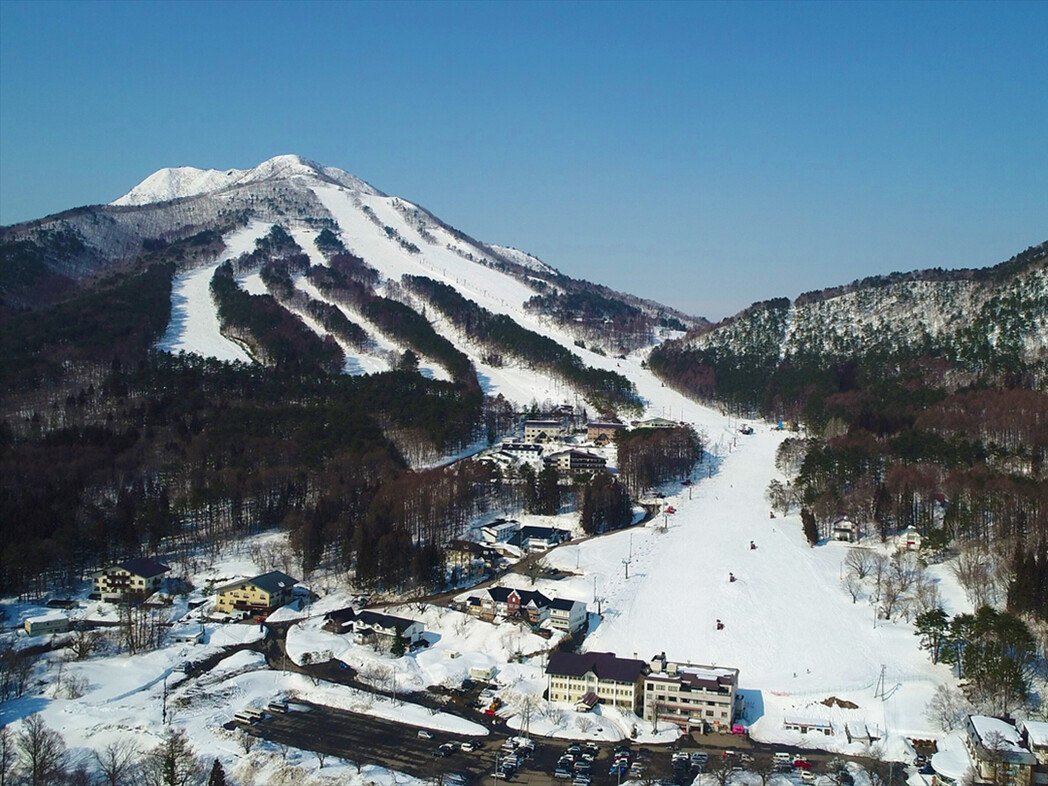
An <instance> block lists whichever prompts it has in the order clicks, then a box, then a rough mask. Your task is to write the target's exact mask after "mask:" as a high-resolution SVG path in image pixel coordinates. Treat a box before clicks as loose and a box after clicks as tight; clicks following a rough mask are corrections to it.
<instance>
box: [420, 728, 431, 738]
mask: <svg viewBox="0 0 1048 786" xmlns="http://www.w3.org/2000/svg"><path fill="white" fill-rule="evenodd" d="M417 736H418V737H419V739H423V740H431V739H433V734H432V733H431V732H428V731H426V730H425V729H419V730H418V735H417Z"/></svg>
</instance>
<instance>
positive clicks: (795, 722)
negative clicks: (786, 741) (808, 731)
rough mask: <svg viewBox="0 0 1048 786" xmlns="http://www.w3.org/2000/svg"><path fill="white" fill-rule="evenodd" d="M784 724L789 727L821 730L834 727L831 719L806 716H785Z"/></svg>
mask: <svg viewBox="0 0 1048 786" xmlns="http://www.w3.org/2000/svg"><path fill="white" fill-rule="evenodd" d="M782 722H783V723H784V724H786V725H787V726H817V727H819V728H820V729H829V728H832V727H833V724H832V723H831V722H830V719H829V718H812V717H807V716H804V715H785V716H783V719H782Z"/></svg>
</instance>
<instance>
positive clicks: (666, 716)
mask: <svg viewBox="0 0 1048 786" xmlns="http://www.w3.org/2000/svg"><path fill="white" fill-rule="evenodd" d="M738 687H739V670H738V669H733V668H727V667H723V666H701V665H698V664H694V663H675V662H673V661H669V660H667V659H666V653H662V654H661V655H657V656H655V657H654V658H652V659H651V661H650V662H649V673H648V674H646V675H645V677H644V719H645V720H649V721H652V722H656V721H660V720H665V721H669V722H670V723H675V724H676V725H678V726H680V727H681V728H683V729H685V731H687V732H690V731H691V730H692V728H697V729H705V728H706V726H711V727H713V728H714V729H719V730H730V729H731V727H732V724H733V723H734V721H735V717H736V716H737V715H738V714H739V711H740V709H741V707H740V706H739V702H740V700H741V698H740V694H739V693H738Z"/></svg>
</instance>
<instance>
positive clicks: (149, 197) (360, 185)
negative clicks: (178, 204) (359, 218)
mask: <svg viewBox="0 0 1048 786" xmlns="http://www.w3.org/2000/svg"><path fill="white" fill-rule="evenodd" d="M297 179H304V180H321V181H325V182H329V183H334V184H335V185H339V186H343V187H345V188H349V189H352V190H353V191H358V192H361V193H368V194H379V192H378V191H377V190H376V189H374V188H372V187H371V186H370V185H368V184H367V183H365V182H364V181H363V180H360V179H359V178H356V177H354V176H353V175H351V174H349V173H348V172H345V171H343V170H341V169H336V168H335V167H328V166H323V165H321V164H318V163H316V162H315V161H308V160H306V159H304V158H302V157H301V156H296V155H283V156H276V157H275V158H271V159H269V160H268V161H263V162H262V163H261V164H259V165H258V166H256V167H255V168H254V169H228V170H225V171H221V170H217V169H196V168H194V167H191V166H180V167H169V168H165V169H160V170H158V171H156V172H154V173H153V174H151V175H150V176H149V177H147V178H146V179H145V180H143V181H142V182H141V183H139V184H138V185H137V186H135V187H134V188H132V189H131V190H130V191H128V192H127V193H126V194H124V195H123V196H122V197H120V198H119V199H115V200H113V202H111V203H110V204H113V205H148V204H152V203H154V202H167V201H170V200H172V199H183V198H185V197H193V196H199V195H201V194H214V193H217V192H220V191H225V190H227V189H231V188H243V187H245V186H252V185H256V184H259V183H265V182H268V181H273V180H297Z"/></svg>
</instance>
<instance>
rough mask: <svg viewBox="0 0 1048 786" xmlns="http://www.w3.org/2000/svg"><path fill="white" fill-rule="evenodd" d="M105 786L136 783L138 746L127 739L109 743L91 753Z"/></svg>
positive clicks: (121, 785)
mask: <svg viewBox="0 0 1048 786" xmlns="http://www.w3.org/2000/svg"><path fill="white" fill-rule="evenodd" d="M93 755H94V759H95V762H96V763H97V764H98V772H99V775H101V779H102V783H103V784H105V786H123V785H124V784H125V783H126V784H130V783H133V782H135V781H136V779H137V778H136V770H137V768H138V757H139V751H138V745H136V744H135V741H134V740H133V739H131V738H129V737H123V738H121V739H119V740H117V741H116V742H111V743H109V744H108V745H106V746H105V747H104V748H102V749H101V750H96V751H94V753H93Z"/></svg>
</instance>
